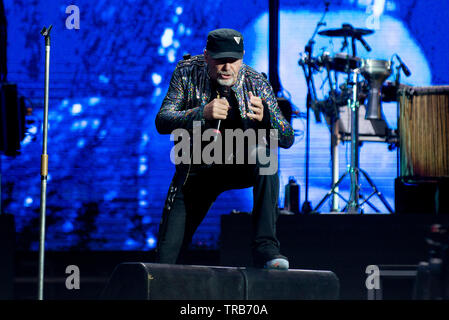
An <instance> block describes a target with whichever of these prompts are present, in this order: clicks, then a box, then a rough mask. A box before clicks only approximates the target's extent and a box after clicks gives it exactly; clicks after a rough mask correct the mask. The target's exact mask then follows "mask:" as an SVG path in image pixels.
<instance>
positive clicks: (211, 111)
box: [203, 86, 231, 140]
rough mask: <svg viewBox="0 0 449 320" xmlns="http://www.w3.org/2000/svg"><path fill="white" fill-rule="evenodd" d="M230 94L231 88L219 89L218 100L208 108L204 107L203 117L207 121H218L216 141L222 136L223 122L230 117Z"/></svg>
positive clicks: (207, 105) (207, 106) (209, 104)
mask: <svg viewBox="0 0 449 320" xmlns="http://www.w3.org/2000/svg"><path fill="white" fill-rule="evenodd" d="M229 94H230V88H229V87H225V86H221V87H219V89H218V92H217V98H215V99H214V100H212V101H211V102H209V103H208V104H206V106H205V107H204V111H203V115H204V118H205V119H206V120H214V119H217V120H218V121H217V126H216V135H215V138H214V140H216V139H217V136H218V135H219V134H220V125H221V120H224V119H226V117H227V116H228V111H229V110H230V109H231V106H230V105H229V102H228V99H227V98H228V97H229Z"/></svg>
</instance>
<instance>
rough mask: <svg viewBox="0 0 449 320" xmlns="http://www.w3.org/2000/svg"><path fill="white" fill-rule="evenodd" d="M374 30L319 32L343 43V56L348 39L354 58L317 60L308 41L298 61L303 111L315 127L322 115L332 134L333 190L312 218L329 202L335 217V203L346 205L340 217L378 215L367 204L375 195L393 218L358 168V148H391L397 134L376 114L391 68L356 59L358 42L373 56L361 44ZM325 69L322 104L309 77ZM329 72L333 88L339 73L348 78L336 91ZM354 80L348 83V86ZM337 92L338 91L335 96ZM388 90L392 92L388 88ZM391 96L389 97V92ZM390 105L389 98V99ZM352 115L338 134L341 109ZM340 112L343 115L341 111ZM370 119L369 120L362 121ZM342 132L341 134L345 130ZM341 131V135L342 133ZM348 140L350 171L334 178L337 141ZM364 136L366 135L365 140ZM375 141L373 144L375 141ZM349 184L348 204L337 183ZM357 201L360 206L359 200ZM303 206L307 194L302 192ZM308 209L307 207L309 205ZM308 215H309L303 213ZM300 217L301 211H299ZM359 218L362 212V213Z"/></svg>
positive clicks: (325, 56) (347, 27)
mask: <svg viewBox="0 0 449 320" xmlns="http://www.w3.org/2000/svg"><path fill="white" fill-rule="evenodd" d="M320 25H323V24H322V23H318V25H317V28H316V29H315V32H314V36H315V34H316V33H317V29H318V27H319V26H320ZM373 32H374V31H373V30H368V29H357V28H354V27H352V26H351V25H350V24H343V25H342V28H339V29H328V30H323V31H320V32H318V34H319V35H322V36H328V37H343V38H344V42H343V47H342V51H343V50H344V49H345V48H346V47H347V45H348V38H351V44H352V56H351V55H349V54H346V53H342V52H340V53H337V54H336V55H334V56H331V55H330V54H329V53H328V52H324V53H323V54H322V55H321V56H320V57H318V58H313V57H312V50H311V48H312V45H313V43H314V41H313V37H312V40H311V41H309V43H308V44H307V46H306V50H305V51H306V53H305V54H303V55H302V57H301V59H300V60H299V65H301V66H302V68H303V71H304V75H305V76H306V82H307V89H308V94H307V111H309V110H310V108H311V109H312V110H313V111H314V113H315V118H316V120H317V122H321V119H320V115H321V113H323V114H324V116H325V118H326V120H327V122H328V124H329V126H330V129H331V131H332V132H331V157H332V187H331V190H330V191H329V192H328V193H327V194H326V195H325V197H324V198H323V199H322V200H321V201H320V202H319V204H318V205H317V206H316V207H315V208H314V209H313V212H317V210H318V209H319V208H320V207H321V206H322V204H323V203H324V202H325V201H326V200H327V199H328V198H329V197H331V196H332V211H338V200H339V198H342V199H343V200H344V201H345V202H346V206H345V208H344V209H343V211H347V212H348V213H359V212H360V208H361V206H362V205H364V204H367V205H369V206H370V207H371V208H373V209H374V210H375V211H376V212H379V210H378V209H377V208H376V207H375V206H374V205H373V204H372V203H371V202H370V199H371V197H373V196H374V195H377V196H378V197H379V198H380V200H381V202H382V203H383V204H384V206H385V207H386V209H387V210H388V211H389V212H390V213H393V209H392V208H391V207H390V205H389V204H388V202H387V201H386V199H385V198H384V197H383V195H382V193H381V192H380V191H379V190H378V189H377V187H376V186H375V184H374V183H373V181H372V179H371V178H370V177H369V175H368V174H367V173H366V172H365V171H364V170H362V169H360V168H359V148H360V142H361V141H382V142H388V143H391V145H392V146H394V143H396V142H397V137H396V136H395V134H394V133H393V132H392V131H391V130H389V129H388V126H387V125H386V122H385V121H384V120H383V119H382V117H381V116H382V112H381V108H380V101H381V99H382V89H383V83H384V81H385V80H386V78H388V76H389V75H390V74H391V62H389V61H384V60H373V59H371V60H370V59H361V58H359V57H357V52H356V41H357V40H358V41H360V42H361V43H362V45H363V46H364V47H365V49H366V50H367V51H371V48H370V47H369V45H368V44H367V43H366V41H365V40H364V39H363V36H365V35H369V34H372V33H373ZM323 67H324V68H326V71H327V74H328V76H327V79H326V80H325V81H328V84H329V88H330V90H329V95H328V97H327V98H325V99H324V100H318V99H317V95H316V90H315V85H314V82H313V77H312V76H313V73H314V72H319V71H321V68H323ZM331 71H334V76H335V83H336V82H337V73H345V74H346V75H347V81H346V84H344V85H342V86H340V87H339V88H337V87H336V85H334V83H333V78H332V77H331ZM351 74H352V80H351ZM360 74H362V75H363V76H364V78H365V80H364V81H359V80H358V77H359V75H360ZM338 89H340V91H338ZM388 89H390V88H388ZM391 91H393V93H392V92H391ZM395 92H396V91H395V90H394V89H393V90H389V91H388V90H386V92H385V94H389V95H392V94H393V96H395ZM367 98H368V111H366V110H365V104H364V101H365V100H366V99H367ZM389 98H390V99H391V97H390V96H389ZM342 108H347V109H350V126H349V122H348V125H347V126H346V131H345V132H341V128H340V127H339V124H338V120H341V119H340V115H341V111H340V110H341V109H342ZM343 110H344V109H343ZM359 110H362V111H361V114H362V115H363V121H362V119H359ZM366 114H368V116H367V119H368V120H366V119H365V115H366ZM360 124H362V126H361V127H362V129H364V128H365V124H370V126H367V128H368V129H370V130H367V132H364V131H363V130H362V131H361V132H360ZM307 125H309V118H308V119H307ZM343 129H344V128H343ZM343 131H344V130H343ZM309 134H310V133H309V127H307V140H306V190H307V188H308V162H309V161H308V158H309V157H308V152H309V150H308V148H309V140H308V139H309V138H308V137H309ZM348 134H350V141H351V164H350V167H349V170H347V172H346V173H344V174H343V175H342V176H341V177H340V178H339V174H338V169H339V167H338V144H339V141H346V140H348ZM364 134H366V135H364ZM373 139H375V140H373ZM360 174H362V175H363V177H364V178H365V179H366V180H367V181H368V183H369V185H370V186H371V188H372V189H373V192H372V193H371V194H370V195H368V196H367V197H364V196H363V195H362V194H360V186H359V178H360ZM347 175H349V176H350V179H351V184H350V185H351V188H350V198H349V200H346V199H345V198H344V197H343V196H342V195H341V194H340V193H339V190H338V188H339V185H340V183H341V181H342V180H343V179H344V178H345V177H346V176H347ZM360 199H361V201H362V202H361V203H360V202H359V200H360ZM306 201H307V191H306ZM307 203H308V204H310V203H309V202H307ZM307 212H308V211H307ZM303 213H305V211H304V210H303ZM361 213H362V212H361Z"/></svg>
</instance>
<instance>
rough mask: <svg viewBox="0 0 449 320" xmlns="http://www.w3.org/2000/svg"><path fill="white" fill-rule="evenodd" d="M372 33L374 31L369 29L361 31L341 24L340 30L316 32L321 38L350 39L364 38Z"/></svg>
mask: <svg viewBox="0 0 449 320" xmlns="http://www.w3.org/2000/svg"><path fill="white" fill-rule="evenodd" d="M372 33H374V30H369V29H361V28H353V27H352V26H351V25H345V24H343V27H342V28H338V29H327V30H323V31H320V32H318V34H319V35H321V36H327V37H352V38H359V37H361V36H366V35H369V34H372Z"/></svg>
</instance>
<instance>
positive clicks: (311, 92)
mask: <svg viewBox="0 0 449 320" xmlns="http://www.w3.org/2000/svg"><path fill="white" fill-rule="evenodd" d="M328 10H329V2H326V8H325V10H324V13H323V16H322V17H321V19H320V21H319V22H318V23H317V25H316V27H315V31H314V32H313V35H312V38H310V40H309V41H308V42H307V45H306V47H305V49H304V50H305V52H306V54H307V70H306V66H305V65H304V64H302V68H303V71H304V74H305V76H306V83H307V99H306V108H307V113H306V186H305V200H304V203H303V205H302V207H301V212H302V213H310V212H312V204H311V202H310V201H309V162H310V108H311V107H312V100H314V101H316V91H315V84H314V83H313V79H312V75H313V70H312V69H313V68H312V64H313V62H312V52H313V45H314V44H315V41H314V40H313V39H314V38H315V36H316V34H317V32H318V29H319V28H320V27H321V26H323V25H326V23H324V22H323V20H324V17H325V16H326V13H327V12H328Z"/></svg>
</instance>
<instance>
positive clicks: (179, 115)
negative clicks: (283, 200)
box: [156, 55, 294, 149]
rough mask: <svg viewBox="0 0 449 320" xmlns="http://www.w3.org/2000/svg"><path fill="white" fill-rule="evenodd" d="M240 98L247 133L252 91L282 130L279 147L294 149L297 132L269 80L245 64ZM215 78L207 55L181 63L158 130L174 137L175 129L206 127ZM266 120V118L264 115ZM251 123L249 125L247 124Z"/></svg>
mask: <svg viewBox="0 0 449 320" xmlns="http://www.w3.org/2000/svg"><path fill="white" fill-rule="evenodd" d="M231 90H232V91H233V92H234V94H235V97H236V98H237V101H238V105H239V110H240V116H241V118H242V120H243V124H244V128H242V129H243V130H246V129H247V128H248V127H250V123H251V122H252V123H254V122H253V121H252V120H250V119H249V118H248V117H247V116H246V114H247V112H249V109H248V103H249V100H250V98H249V95H248V93H249V92H250V91H251V92H252V93H253V94H254V95H255V96H258V97H260V98H262V100H263V101H264V105H265V110H264V113H265V112H266V110H268V111H269V114H270V124H271V127H270V129H277V130H278V137H279V141H278V144H279V146H280V147H282V148H285V149H287V148H290V147H291V146H292V144H293V141H294V132H293V128H292V126H291V125H290V123H289V122H288V121H287V120H286V119H285V118H284V116H283V115H282V113H281V111H280V109H279V106H278V104H277V101H276V97H275V95H274V93H273V89H272V88H271V85H270V83H269V82H268V80H267V79H266V78H265V77H264V76H263V75H262V74H260V73H258V72H257V71H255V70H254V69H253V68H251V67H249V66H247V65H246V64H244V63H243V64H242V67H241V68H240V71H239V74H238V76H237V81H236V83H235V84H234V85H233V86H232V87H231ZM211 96H212V94H211V79H210V77H209V74H208V72H207V64H206V60H205V59H204V55H198V56H193V57H191V58H190V59H186V60H182V61H180V62H178V64H177V66H176V69H175V71H174V72H173V75H172V78H171V81H170V86H169V89H168V92H167V95H166V96H165V98H164V100H163V102H162V106H161V108H160V110H159V112H158V114H157V116H156V128H157V130H158V132H159V133H162V134H171V133H172V131H173V130H175V129H178V128H184V129H187V130H191V129H192V127H193V121H201V126H202V127H205V125H206V121H205V119H204V117H203V109H204V106H205V105H206V104H208V103H209V102H210V100H211ZM264 118H265V115H264ZM245 124H247V125H245Z"/></svg>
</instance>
